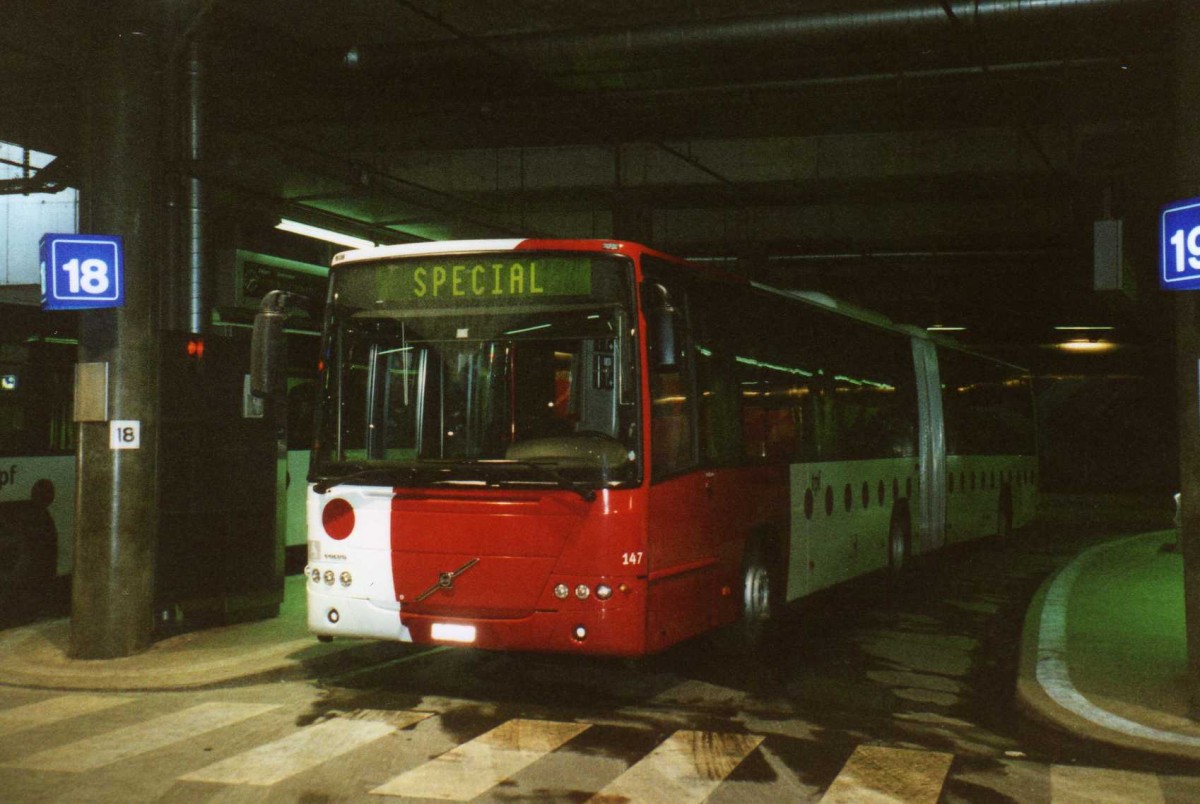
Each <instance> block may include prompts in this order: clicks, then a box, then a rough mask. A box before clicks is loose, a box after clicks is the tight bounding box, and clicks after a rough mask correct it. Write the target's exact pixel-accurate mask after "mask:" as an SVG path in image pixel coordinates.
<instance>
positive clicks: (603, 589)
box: [596, 583, 613, 600]
mask: <svg viewBox="0 0 1200 804" xmlns="http://www.w3.org/2000/svg"><path fill="white" fill-rule="evenodd" d="M612 592H613V590H612V587H611V586H609V585H608V584H606V583H602V584H600V585H599V586H597V587H596V599H597V600H608V599H609V598H610V597H612Z"/></svg>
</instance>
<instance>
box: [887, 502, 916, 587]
mask: <svg viewBox="0 0 1200 804" xmlns="http://www.w3.org/2000/svg"><path fill="white" fill-rule="evenodd" d="M911 551H912V545H911V540H910V539H909V535H908V516H907V515H906V514H905V513H904V512H903V511H900V510H898V511H896V513H894V514H893V515H892V524H891V527H889V528H888V570H889V571H890V572H891V573H892V574H893V575H899V574H900V573H901V572H903V571H904V568H905V567H906V566H907V565H908V559H909V553H910V552H911Z"/></svg>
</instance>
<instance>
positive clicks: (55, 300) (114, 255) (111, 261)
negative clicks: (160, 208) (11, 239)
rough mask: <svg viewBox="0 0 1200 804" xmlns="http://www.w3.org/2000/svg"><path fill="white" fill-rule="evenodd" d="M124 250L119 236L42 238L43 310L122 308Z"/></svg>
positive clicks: (62, 235)
mask: <svg viewBox="0 0 1200 804" xmlns="http://www.w3.org/2000/svg"><path fill="white" fill-rule="evenodd" d="M124 251H125V249H124V244H123V242H122V240H121V238H120V237H119V236H116V235H77V234H47V235H43V236H42V241H41V262H42V264H41V269H42V307H43V309H46V310H83V309H88V308H94V307H121V306H123V305H124V304H125V253H124Z"/></svg>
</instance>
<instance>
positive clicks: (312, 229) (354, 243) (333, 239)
mask: <svg viewBox="0 0 1200 804" xmlns="http://www.w3.org/2000/svg"><path fill="white" fill-rule="evenodd" d="M275 228H276V229H279V230H280V231H282V232H291V233H292V234H298V235H304V236H305V237H312V238H315V239H317V240H324V241H325V242H327V243H336V244H337V245H339V246H349V247H350V248H371V247H372V246H374V245H376V244H375V243H374V242H372V241H370V240H364V239H363V238H361V237H353V236H352V235H348V234H342V233H341V232H333V231H330V230H329V229H322V228H321V227H320V226H309V225H308V224H307V223H300V222H299V221H292V220H288V219H287V218H283V219H282V220H280V221H279V223H277V224H276V225H275Z"/></svg>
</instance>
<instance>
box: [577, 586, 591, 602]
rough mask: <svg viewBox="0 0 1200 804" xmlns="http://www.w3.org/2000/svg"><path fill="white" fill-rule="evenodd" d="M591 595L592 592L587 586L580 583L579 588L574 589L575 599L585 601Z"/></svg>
mask: <svg viewBox="0 0 1200 804" xmlns="http://www.w3.org/2000/svg"><path fill="white" fill-rule="evenodd" d="M591 594H592V590H591V589H588V588H587V584H582V583H581V584H579V586H576V587H575V597H577V598H579V599H580V600H587V599H588V596H589V595H591Z"/></svg>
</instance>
